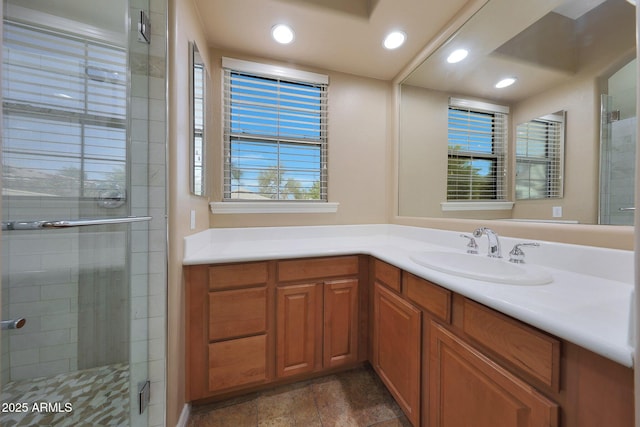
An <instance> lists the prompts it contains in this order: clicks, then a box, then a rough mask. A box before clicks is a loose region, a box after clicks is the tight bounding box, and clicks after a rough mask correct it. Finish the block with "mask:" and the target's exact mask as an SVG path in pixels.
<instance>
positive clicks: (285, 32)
mask: <svg viewBox="0 0 640 427" xmlns="http://www.w3.org/2000/svg"><path fill="white" fill-rule="evenodd" d="M271 36H272V37H273V39H274V40H275V41H277V42H278V43H280V44H289V43H291V42H292V41H293V39H294V37H295V35H294V33H293V30H292V29H291V27H289V26H288V25H284V24H278V25H274V26H273V28H272V29H271Z"/></svg>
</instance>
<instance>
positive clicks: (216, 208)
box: [209, 202, 340, 215]
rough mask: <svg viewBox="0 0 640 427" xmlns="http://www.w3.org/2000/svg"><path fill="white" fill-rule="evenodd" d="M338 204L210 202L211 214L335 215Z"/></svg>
mask: <svg viewBox="0 0 640 427" xmlns="http://www.w3.org/2000/svg"><path fill="white" fill-rule="evenodd" d="M339 205H340V203H329V202H211V203H209V206H210V207H211V213H212V214H214V215H219V214H252V213H274V214H283V213H336V212H337V211H338V206H339Z"/></svg>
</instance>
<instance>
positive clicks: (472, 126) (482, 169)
mask: <svg viewBox="0 0 640 427" xmlns="http://www.w3.org/2000/svg"><path fill="white" fill-rule="evenodd" d="M507 117H508V116H507V114H506V113H503V112H496V111H493V112H491V111H486V110H485V109H482V110H476V109H472V108H466V107H455V106H450V107H449V114H448V164H447V200H450V201H463V200H467V201H468V200H505V193H506V184H505V167H506V166H505V158H506V136H507Z"/></svg>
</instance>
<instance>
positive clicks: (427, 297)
mask: <svg viewBox="0 0 640 427" xmlns="http://www.w3.org/2000/svg"><path fill="white" fill-rule="evenodd" d="M403 283H404V288H405V291H406V293H407V297H408V298H409V299H410V300H411V301H413V302H415V303H416V304H418V305H419V306H421V307H422V308H424V309H425V310H427V311H428V312H430V313H431V314H433V315H434V316H436V317H437V318H439V319H441V320H443V321H445V322H447V323H449V322H451V291H448V290H447V289H444V288H441V287H440V286H438V285H434V284H433V283H431V282H429V281H427V280H424V279H421V278H419V277H417V276H414V275H413V274H411V273H407V272H405V273H404V276H403Z"/></svg>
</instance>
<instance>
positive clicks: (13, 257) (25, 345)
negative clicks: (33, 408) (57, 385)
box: [1, 198, 79, 382]
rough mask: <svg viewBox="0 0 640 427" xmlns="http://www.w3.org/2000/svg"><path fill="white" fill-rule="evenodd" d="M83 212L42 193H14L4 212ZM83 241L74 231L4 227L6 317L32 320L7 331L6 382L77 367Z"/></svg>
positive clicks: (31, 215) (22, 216)
mask: <svg viewBox="0 0 640 427" xmlns="http://www.w3.org/2000/svg"><path fill="white" fill-rule="evenodd" d="M43 212H46V215H47V218H43V217H42V215H43ZM77 216H78V207H77V206H71V205H70V204H69V203H66V202H64V201H56V200H51V199H41V198H33V199H14V200H12V201H11V203H5V206H4V212H3V220H5V221H9V220H42V219H52V218H76V217H77ZM78 246H79V245H78V239H77V233H75V232H73V231H61V232H60V233H51V232H50V231H14V232H11V233H3V235H2V259H3V269H2V275H3V277H2V282H3V298H2V301H3V307H2V308H3V311H2V312H3V317H5V318H19V317H24V318H26V319H27V323H26V325H25V326H24V327H23V328H22V329H18V330H13V331H10V332H9V333H5V334H2V337H3V339H2V340H3V342H2V379H1V380H2V382H8V381H11V380H21V379H28V378H35V377H41V376H49V375H53V374H58V373H63V372H70V371H73V370H75V369H76V367H77V347H78V329H77V320H78V298H77V295H78V284H77V278H78V268H77V265H78Z"/></svg>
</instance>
